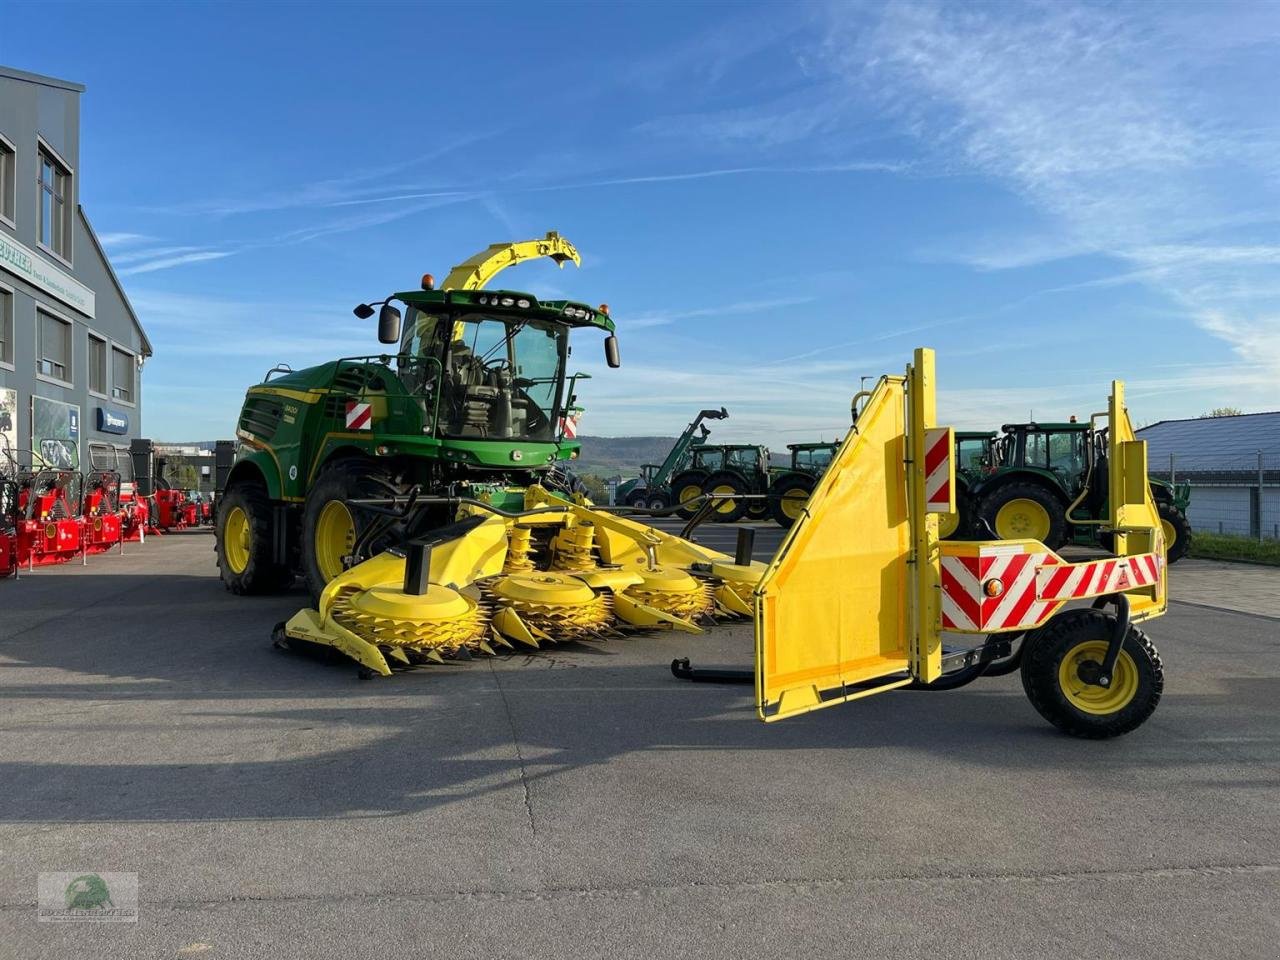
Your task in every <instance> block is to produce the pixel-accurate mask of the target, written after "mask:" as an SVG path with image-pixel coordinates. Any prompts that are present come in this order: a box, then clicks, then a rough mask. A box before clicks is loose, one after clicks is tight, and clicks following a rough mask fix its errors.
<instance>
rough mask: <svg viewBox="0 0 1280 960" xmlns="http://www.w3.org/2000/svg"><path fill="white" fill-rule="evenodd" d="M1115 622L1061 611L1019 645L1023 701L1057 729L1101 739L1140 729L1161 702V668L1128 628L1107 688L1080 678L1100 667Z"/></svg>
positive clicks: (1088, 612) (1141, 637)
mask: <svg viewBox="0 0 1280 960" xmlns="http://www.w3.org/2000/svg"><path fill="white" fill-rule="evenodd" d="M1115 624H1116V618H1115V616H1114V615H1112V614H1110V613H1105V612H1103V611H1102V610H1093V609H1077V610H1068V611H1066V612H1065V613H1060V614H1058V615H1057V616H1056V617H1054V618H1053V619H1052V620H1050V621H1049V623H1048V624H1047V625H1046V626H1044V627H1042V628H1040V629H1039V630H1037V631H1035V632H1034V633H1032V634H1030V635H1028V636H1027V638H1026V639H1025V640H1024V641H1023V643H1024V645H1025V650H1024V652H1023V656H1022V686H1023V689H1025V690H1026V692H1027V698H1028V699H1029V700H1030V701H1031V705H1032V706H1033V707H1035V708H1036V711H1037V712H1038V713H1039V714H1040V716H1042V717H1044V718H1045V719H1046V720H1048V721H1049V722H1050V723H1052V724H1053V725H1054V726H1055V727H1057V728H1058V729H1059V730H1062V731H1063V732H1064V733H1069V734H1070V735H1071V736H1073V737H1085V738H1088V739H1093V740H1101V739H1105V738H1107V737H1118V736H1120V735H1121V734H1125V733H1128V732H1129V731H1131V730H1134V729H1136V728H1137V727H1139V726H1141V725H1142V724H1143V723H1144V722H1145V721H1146V719H1147V718H1148V717H1149V716H1151V714H1152V712H1153V711H1154V710H1155V708H1156V704H1158V703H1159V702H1160V694H1161V692H1162V691H1163V690H1164V667H1163V665H1162V664H1161V663H1160V655H1159V654H1158V653H1157V652H1156V648H1155V647H1154V646H1152V644H1151V641H1150V640H1148V639H1147V635H1146V634H1144V633H1143V632H1142V631H1141V630H1139V629H1138V628H1137V627H1135V626H1130V627H1129V632H1128V633H1126V634H1125V637H1124V641H1123V643H1122V644H1121V647H1120V656H1119V657H1118V658H1117V659H1116V665H1115V669H1114V670H1113V671H1112V677H1111V683H1110V685H1109V686H1106V687H1100V686H1096V685H1094V684H1089V683H1086V682H1085V681H1084V679H1082V673H1087V671H1088V669H1089V665H1090V664H1094V665H1101V663H1102V661H1103V658H1104V657H1105V656H1106V652H1107V644H1108V642H1109V640H1110V638H1111V634H1112V631H1113V630H1114V629H1115Z"/></svg>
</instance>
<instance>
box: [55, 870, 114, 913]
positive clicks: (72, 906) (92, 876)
mask: <svg viewBox="0 0 1280 960" xmlns="http://www.w3.org/2000/svg"><path fill="white" fill-rule="evenodd" d="M66 899H67V909H68V910H102V909H105V908H106V907H112V906H115V904H113V903H112V902H111V891H110V890H109V889H108V888H107V884H106V882H105V881H104V880H103V879H102V878H101V877H100V876H98V875H97V874H96V873H86V874H85V875H84V876H82V877H76V878H75V879H74V880H72V881H71V882H70V883H69V884H67V893H66Z"/></svg>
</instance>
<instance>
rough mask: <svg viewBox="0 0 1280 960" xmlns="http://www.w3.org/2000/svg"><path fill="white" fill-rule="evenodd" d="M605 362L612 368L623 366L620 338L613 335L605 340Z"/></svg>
mask: <svg viewBox="0 0 1280 960" xmlns="http://www.w3.org/2000/svg"><path fill="white" fill-rule="evenodd" d="M604 360H605V363H607V364H609V366H611V367H615V368H616V367H620V366H622V357H621V356H619V354H618V338H617V337H615V336H614V335H613V334H612V333H611V334H609V335H608V336H607V337H605V338H604Z"/></svg>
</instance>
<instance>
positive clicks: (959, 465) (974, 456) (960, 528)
mask: <svg viewBox="0 0 1280 960" xmlns="http://www.w3.org/2000/svg"><path fill="white" fill-rule="evenodd" d="M995 448H996V435H995V433H993V432H992V431H990V430H957V431H956V432H955V456H956V512H955V513H944V514H942V515H941V516H940V517H939V518H938V535H939V536H941V537H942V538H943V539H944V540H950V539H954V538H959V539H963V538H965V537H966V536H968V535H969V532H970V531H969V527H970V525H971V521H972V519H973V497H972V495H971V493H970V491H971V490H972V489H973V488H974V487H975V486H976V485H978V484H979V483H981V482H982V481H983V480H985V479H986V478H987V477H988V476H990V474H991V473H992V471H994V469H995V466H994V464H995Z"/></svg>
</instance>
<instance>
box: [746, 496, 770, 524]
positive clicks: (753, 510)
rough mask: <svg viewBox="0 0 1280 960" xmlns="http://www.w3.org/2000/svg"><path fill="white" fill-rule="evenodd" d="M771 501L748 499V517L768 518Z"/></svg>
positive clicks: (751, 518)
mask: <svg viewBox="0 0 1280 960" xmlns="http://www.w3.org/2000/svg"><path fill="white" fill-rule="evenodd" d="M769 517H770V513H769V501H768V500H748V501H747V519H748V520H768V519H769Z"/></svg>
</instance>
